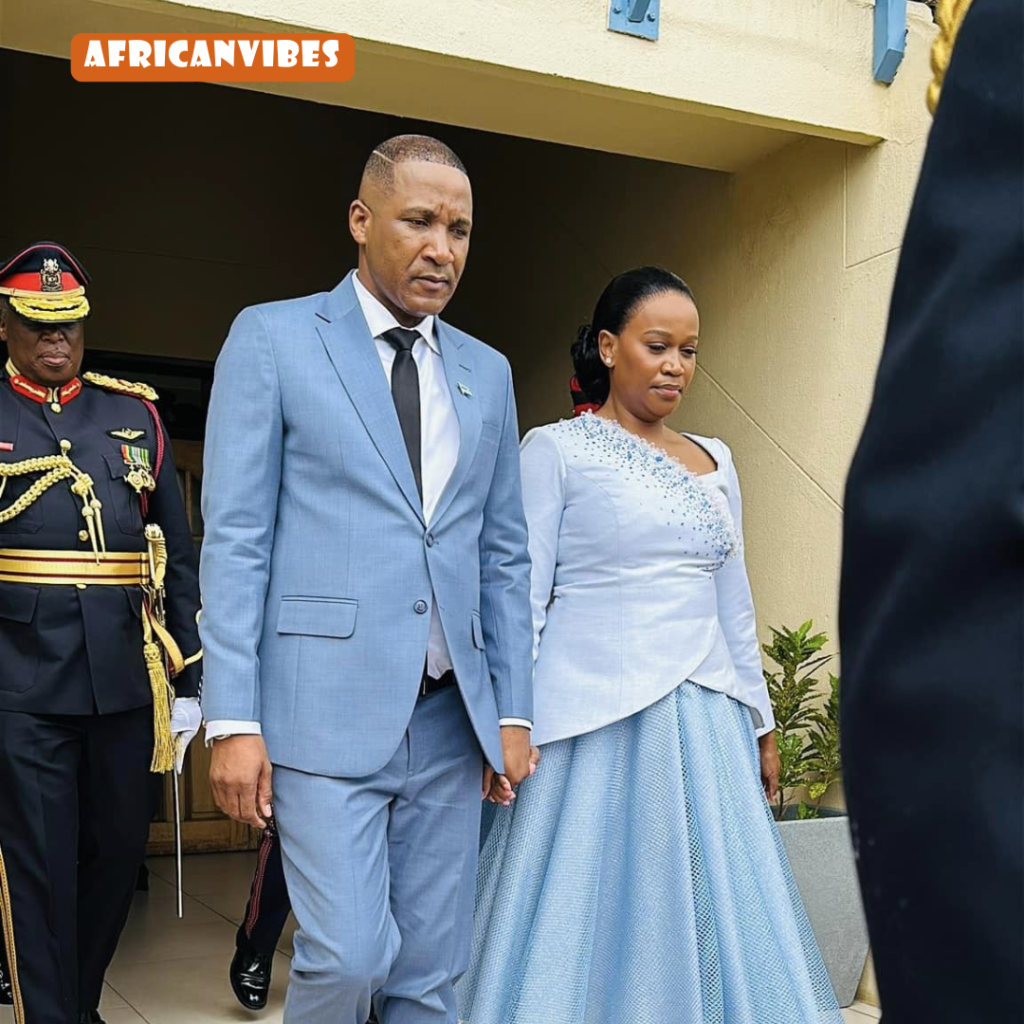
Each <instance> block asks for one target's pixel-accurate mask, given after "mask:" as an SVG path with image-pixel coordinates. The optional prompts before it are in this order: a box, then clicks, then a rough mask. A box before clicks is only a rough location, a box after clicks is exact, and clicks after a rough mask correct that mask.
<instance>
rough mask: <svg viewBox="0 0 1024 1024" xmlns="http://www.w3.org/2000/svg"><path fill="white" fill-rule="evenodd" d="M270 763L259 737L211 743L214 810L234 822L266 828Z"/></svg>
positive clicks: (270, 793)
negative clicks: (232, 819)
mask: <svg viewBox="0 0 1024 1024" xmlns="http://www.w3.org/2000/svg"><path fill="white" fill-rule="evenodd" d="M271 773H272V769H271V767H270V760H269V758H268V757H267V748H266V746H265V745H264V743H263V737H262V736H226V737H225V738H224V739H221V740H214V743H213V753H212V756H211V759H210V788H211V789H212V790H213V798H214V800H216V801H217V806H218V807H219V808H220V809H221V810H222V811H223V812H224V813H225V814H226V815H227V816H228V817H229V818H234V819H235V821H241V822H244V823H245V824H246V825H251V826H252V827H253V828H259V829H263V828H266V827H267V821H268V820H269V819H270V817H271V816H272V815H273V806H272V802H273V791H272V789H271Z"/></svg>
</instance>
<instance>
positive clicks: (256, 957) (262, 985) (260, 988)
mask: <svg viewBox="0 0 1024 1024" xmlns="http://www.w3.org/2000/svg"><path fill="white" fill-rule="evenodd" d="M273 966H274V956H273V954H271V955H270V956H262V955H260V954H259V953H250V952H246V950H244V949H236V950H235V956H234V959H233V960H232V961H231V970H230V971H229V972H228V974H229V976H230V978H231V989H232V991H233V992H234V993H235V998H236V999H237V1000H238V1001H239V1002H240V1003H241V1004H242V1005H243V1006H244V1007H245V1008H246V1009H247V1010H262V1009H263V1007H264V1006H266V1005H267V996H268V995H269V994H270V972H271V970H272V969H273Z"/></svg>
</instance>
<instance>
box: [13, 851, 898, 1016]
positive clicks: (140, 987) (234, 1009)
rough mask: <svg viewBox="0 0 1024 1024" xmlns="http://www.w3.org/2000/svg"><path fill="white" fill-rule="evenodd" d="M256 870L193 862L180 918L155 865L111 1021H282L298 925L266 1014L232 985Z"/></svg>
mask: <svg viewBox="0 0 1024 1024" xmlns="http://www.w3.org/2000/svg"><path fill="white" fill-rule="evenodd" d="M253 865H254V856H253V855H252V854H243V853H238V854H235V853H231V854H212V855H209V856H199V857H189V858H187V859H186V861H185V870H184V875H185V892H186V893H187V894H188V895H187V896H186V898H185V918H184V920H182V921H179V920H178V919H177V917H176V915H175V908H174V899H175V893H174V863H173V861H172V860H170V859H169V858H157V859H155V860H152V861H150V867H151V869H152V873H151V875H150V890H149V892H148V893H139V894H137V896H136V898H135V905H134V907H133V908H132V914H131V918H130V919H129V921H128V927H127V928H126V929H125V933H124V936H123V937H122V939H121V945H120V948H119V949H118V952H117V956H116V957H115V959H114V963H113V964H112V965H111V968H110V970H109V972H108V973H107V987H106V994H105V996H104V999H103V1003H102V1006H101V1009H102V1011H103V1016H104V1018H105V1020H106V1021H107V1024H230V1022H238V1021H254V1022H255V1021H259V1022H261V1024H279V1022H280V1021H281V1019H282V1006H283V1002H284V991H285V988H286V986H287V982H288V965H289V957H290V955H291V951H292V946H291V936H292V931H293V928H292V926H291V925H289V927H288V928H286V929H285V933H284V935H283V936H282V937H281V944H280V947H279V948H280V952H279V953H278V954H277V958H276V963H275V969H274V984H273V989H272V992H271V998H270V1005H269V1007H268V1008H267V1009H266V1011H264V1012H263V1013H261V1014H251V1013H248V1012H247V1011H246V1010H243V1009H242V1008H241V1007H240V1006H239V1005H238V1003H236V1002H235V998H234V996H233V995H232V993H231V988H230V986H229V985H228V981H227V969H228V964H229V962H230V960H231V954H232V951H233V949H234V938H235V931H236V929H237V927H238V924H239V922H240V921H241V919H242V914H243V913H244V911H245V901H246V897H247V895H248V891H249V880H250V878H251V877H252V870H253ZM843 1012H844V1016H845V1018H846V1021H847V1022H848V1024H871V1022H872V1021H876V1020H878V1017H879V1014H878V1011H877V1010H875V1009H874V1008H873V1007H870V1006H858V1007H856V1008H851V1009H849V1010H844V1011H843ZM13 1020H14V1016H13V1014H12V1013H11V1011H10V1009H9V1008H8V1007H0V1024H11V1022H12V1021H13ZM29 1024H31V1022H29ZM325 1024H326V1022H325Z"/></svg>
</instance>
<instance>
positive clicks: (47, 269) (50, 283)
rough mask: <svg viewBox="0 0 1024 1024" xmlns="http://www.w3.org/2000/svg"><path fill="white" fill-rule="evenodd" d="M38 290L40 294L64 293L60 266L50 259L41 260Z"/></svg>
mask: <svg viewBox="0 0 1024 1024" xmlns="http://www.w3.org/2000/svg"><path fill="white" fill-rule="evenodd" d="M39 290H40V291H42V292H62V291H64V279H63V277H62V275H61V272H60V264H59V263H58V262H57V261H56V260H55V259H52V258H48V259H45V260H43V267H42V269H41V270H40V271H39Z"/></svg>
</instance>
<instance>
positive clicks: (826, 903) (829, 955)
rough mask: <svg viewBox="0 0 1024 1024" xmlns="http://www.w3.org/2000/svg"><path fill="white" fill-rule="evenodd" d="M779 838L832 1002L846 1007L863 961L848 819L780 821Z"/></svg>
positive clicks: (864, 934) (864, 935)
mask: <svg viewBox="0 0 1024 1024" xmlns="http://www.w3.org/2000/svg"><path fill="white" fill-rule="evenodd" d="M822 814H823V815H827V814H828V812H827V811H823V812H822ZM779 832H780V834H781V836H782V842H783V844H784V845H785V847H786V854H787V856H788V857H789V863H790V865H791V866H792V868H793V875H794V876H795V878H796V884H797V888H799V890H800V896H801V897H802V898H803V901H804V907H806V909H807V916H808V917H809V918H810V921H811V928H812V929H813V930H814V937H815V938H816V939H817V940H818V946H819V947H820V949H821V955H822V958H823V959H824V961H825V968H826V969H827V971H828V976H829V978H830V979H831V981H832V987H833V989H835V993H836V999H838V1000H839V1005H840V1006H849V1005H850V1004H851V1003H852V1002H853V1001H854V999H855V997H856V995H857V986H858V984H859V983H860V978H861V975H862V974H863V973H864V964H865V962H866V960H867V956H868V929H867V922H866V921H865V920H864V911H863V910H862V908H861V902H860V889H859V887H858V884H857V868H856V865H855V864H854V859H853V846H852V844H851V842H850V828H849V819H848V818H847V817H846V816H845V815H838V814H833V815H831V816H827V817H821V818H813V819H810V820H808V821H781V822H779Z"/></svg>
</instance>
